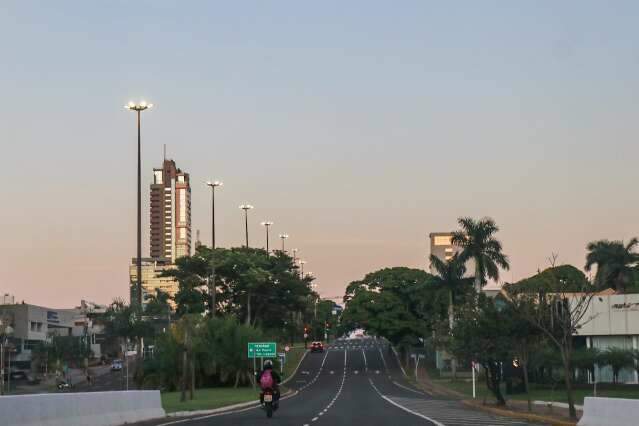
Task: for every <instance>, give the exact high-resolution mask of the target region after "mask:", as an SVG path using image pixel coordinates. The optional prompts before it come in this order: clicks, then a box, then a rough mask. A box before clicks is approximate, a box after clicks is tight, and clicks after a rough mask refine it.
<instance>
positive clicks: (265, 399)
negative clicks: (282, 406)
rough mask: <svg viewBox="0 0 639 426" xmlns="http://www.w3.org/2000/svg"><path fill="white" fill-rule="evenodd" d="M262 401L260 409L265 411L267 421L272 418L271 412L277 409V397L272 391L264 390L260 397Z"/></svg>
mask: <svg viewBox="0 0 639 426" xmlns="http://www.w3.org/2000/svg"><path fill="white" fill-rule="evenodd" d="M260 399H261V400H262V407H263V408H264V410H265V411H266V417H268V418H269V419H270V418H271V417H273V412H274V411H276V410H277V408H278V405H279V403H278V401H277V395H276V393H275V392H274V391H273V389H270V388H269V389H264V390H263V391H262V393H261V395H260Z"/></svg>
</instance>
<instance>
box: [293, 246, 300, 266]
mask: <svg viewBox="0 0 639 426" xmlns="http://www.w3.org/2000/svg"><path fill="white" fill-rule="evenodd" d="M298 251H299V250H298V249H296V248H294V249H293V264H295V263H296V262H297V252H298Z"/></svg>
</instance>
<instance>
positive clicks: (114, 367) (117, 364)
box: [111, 359, 122, 371]
mask: <svg viewBox="0 0 639 426" xmlns="http://www.w3.org/2000/svg"><path fill="white" fill-rule="evenodd" d="M111 371H122V361H120V360H119V359H116V360H115V361H113V362H112V363H111Z"/></svg>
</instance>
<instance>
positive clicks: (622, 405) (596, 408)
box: [577, 396, 639, 426]
mask: <svg viewBox="0 0 639 426" xmlns="http://www.w3.org/2000/svg"><path fill="white" fill-rule="evenodd" d="M637 424H639V399H622V398H594V397H590V396H587V397H586V398H584V414H583V416H581V420H579V423H577V425H578V426H604V425H605V426H636V425H637Z"/></svg>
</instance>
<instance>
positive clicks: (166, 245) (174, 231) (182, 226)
mask: <svg viewBox="0 0 639 426" xmlns="http://www.w3.org/2000/svg"><path fill="white" fill-rule="evenodd" d="M190 254H191V185H190V183H189V174H188V173H184V172H183V171H182V170H180V169H178V168H177V167H176V166H175V161H173V160H166V159H165V160H164V164H163V165H162V168H160V169H153V183H152V184H151V258H163V259H167V260H170V262H171V263H173V262H175V259H177V258H178V257H182V256H189V255H190Z"/></svg>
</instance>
